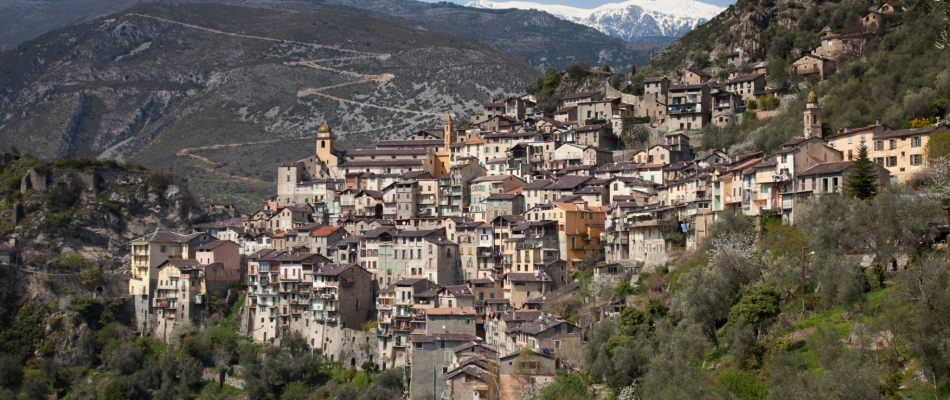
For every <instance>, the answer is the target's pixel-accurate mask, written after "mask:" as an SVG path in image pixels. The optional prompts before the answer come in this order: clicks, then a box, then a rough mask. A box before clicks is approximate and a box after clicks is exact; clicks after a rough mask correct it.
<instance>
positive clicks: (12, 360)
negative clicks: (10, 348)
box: [0, 355, 23, 387]
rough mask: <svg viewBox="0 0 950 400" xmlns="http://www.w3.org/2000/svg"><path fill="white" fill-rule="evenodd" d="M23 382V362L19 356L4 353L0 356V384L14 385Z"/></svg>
mask: <svg viewBox="0 0 950 400" xmlns="http://www.w3.org/2000/svg"><path fill="white" fill-rule="evenodd" d="M22 382H23V364H21V363H20V357H17V356H13V355H5V356H2V357H0V386H2V387H16V386H20V383H22Z"/></svg>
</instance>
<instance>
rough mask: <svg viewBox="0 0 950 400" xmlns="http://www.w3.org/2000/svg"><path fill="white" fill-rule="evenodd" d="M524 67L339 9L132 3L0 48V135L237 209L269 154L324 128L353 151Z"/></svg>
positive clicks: (257, 190) (469, 107) (268, 177)
mask: <svg viewBox="0 0 950 400" xmlns="http://www.w3.org/2000/svg"><path fill="white" fill-rule="evenodd" d="M535 74H537V70H535V69H534V68H532V67H531V66H529V65H527V64H525V63H524V62H523V61H521V60H519V59H517V58H515V57H513V56H509V55H507V54H504V53H502V52H499V51H497V50H494V49H491V48H490V47H487V46H485V45H481V44H476V43H473V42H470V41H468V40H466V39H464V38H461V37H458V36H452V35H445V34H440V33H434V32H426V31H422V30H418V29H412V28H408V27H405V26H402V25H398V24H394V23H392V22H389V21H386V20H383V19H379V18H373V17H369V16H367V15H365V14H359V13H354V12H350V11H343V10H334V9H325V10H322V11H319V12H309V13H306V12H298V13H285V12H278V11H273V10H260V9H253V8H247V7H237V6H222V5H202V4H190V5H174V4H158V3H148V4H143V5H139V6H135V7H133V8H131V9H128V10H126V11H123V12H121V13H118V14H113V15H110V16H108V17H104V18H100V19H97V20H94V21H92V22H89V23H84V24H80V25H74V26H72V27H68V28H64V29H61V30H57V31H53V32H50V33H47V34H45V35H43V36H41V37H39V38H37V39H34V40H32V41H29V42H26V43H23V44H21V45H20V46H18V48H16V49H13V50H8V51H5V52H2V53H0V138H2V140H3V141H4V143H7V144H8V145H10V144H12V145H16V146H17V147H18V148H19V149H20V150H21V151H24V152H29V153H32V154H34V155H37V156H40V157H42V158H54V157H58V156H62V155H67V154H68V155H72V156H74V157H102V158H113V159H118V160H131V161H135V162H139V163H142V164H144V165H146V166H149V167H153V168H159V169H163V170H167V171H171V172H174V173H177V174H180V175H184V176H187V177H189V178H190V179H192V181H193V186H192V187H193V188H194V189H195V192H196V193H197V194H198V195H200V196H207V197H212V198H218V199H223V200H226V201H238V202H240V201H241V200H242V199H259V198H263V197H267V195H266V194H269V193H270V192H272V191H273V187H272V185H273V184H272V183H271V182H272V181H273V178H274V177H273V174H274V171H276V166H277V164H278V161H279V160H281V159H282V158H281V157H276V155H277V154H280V155H281V156H282V157H284V158H288V157H289V158H293V157H297V156H299V157H300V158H302V157H305V156H306V155H307V154H308V150H309V151H311V152H312V147H311V146H309V145H302V144H304V143H307V142H306V140H310V139H308V137H309V136H310V135H312V132H313V131H314V130H315V129H316V127H318V126H319V125H320V124H321V123H323V122H324V121H329V123H330V124H331V126H333V127H334V129H335V130H336V131H337V133H338V134H339V136H340V137H341V145H342V146H349V147H353V146H364V145H367V144H369V143H373V142H375V141H376V140H379V139H381V138H394V137H398V136H400V135H404V134H406V133H408V132H412V131H414V130H417V129H421V128H424V127H428V126H433V125H437V124H438V123H440V122H441V119H442V118H444V116H445V115H446V114H452V115H455V116H459V115H464V114H467V113H471V112H474V111H476V110H477V108H478V106H479V104H481V103H482V102H484V101H487V100H489V99H490V98H491V97H492V96H500V95H504V94H509V93H514V92H517V91H518V90H520V88H521V86H523V85H524V84H525V83H526V82H527V81H528V80H529V79H532V78H533V77H534V76H535ZM222 144H225V145H234V146H233V147H215V146H216V145H222ZM186 149H189V150H191V151H183V150H186ZM254 201H255V202H256V200H254ZM245 205H246V204H245Z"/></svg>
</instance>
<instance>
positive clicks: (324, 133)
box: [317, 121, 338, 167]
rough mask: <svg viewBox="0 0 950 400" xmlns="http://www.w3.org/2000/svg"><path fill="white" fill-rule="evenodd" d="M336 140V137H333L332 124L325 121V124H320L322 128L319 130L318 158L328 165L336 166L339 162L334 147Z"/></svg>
mask: <svg viewBox="0 0 950 400" xmlns="http://www.w3.org/2000/svg"><path fill="white" fill-rule="evenodd" d="M334 140H336V138H335V137H333V130H332V129H330V124H328V123H327V122H326V121H323V125H320V130H318V131H317V158H318V159H320V161H323V163H324V164H326V166H327V167H335V166H336V165H337V162H338V159H337V157H336V150H335V149H334V147H333V142H334Z"/></svg>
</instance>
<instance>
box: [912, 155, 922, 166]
mask: <svg viewBox="0 0 950 400" xmlns="http://www.w3.org/2000/svg"><path fill="white" fill-rule="evenodd" d="M920 163H921V156H920V154H911V155H910V165H920Z"/></svg>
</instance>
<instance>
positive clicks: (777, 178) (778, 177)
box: [772, 175, 782, 182]
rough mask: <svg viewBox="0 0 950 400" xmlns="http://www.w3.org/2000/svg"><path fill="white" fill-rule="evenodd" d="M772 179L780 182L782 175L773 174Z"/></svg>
mask: <svg viewBox="0 0 950 400" xmlns="http://www.w3.org/2000/svg"><path fill="white" fill-rule="evenodd" d="M772 180H773V181H776V182H781V181H782V176H781V175H775V176H773V177H772Z"/></svg>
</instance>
